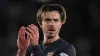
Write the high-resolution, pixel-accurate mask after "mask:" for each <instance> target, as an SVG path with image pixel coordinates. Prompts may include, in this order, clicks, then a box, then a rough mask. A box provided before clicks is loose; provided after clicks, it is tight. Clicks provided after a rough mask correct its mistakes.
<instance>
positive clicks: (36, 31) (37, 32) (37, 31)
mask: <svg viewBox="0 0 100 56" xmlns="http://www.w3.org/2000/svg"><path fill="white" fill-rule="evenodd" d="M31 26H33V27H34V28H35V29H36V30H35V33H36V34H37V35H38V34H39V30H38V27H37V26H35V25H34V24H31Z"/></svg>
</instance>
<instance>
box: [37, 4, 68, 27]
mask: <svg viewBox="0 0 100 56" xmlns="http://www.w3.org/2000/svg"><path fill="white" fill-rule="evenodd" d="M50 11H58V12H59V14H60V17H61V22H62V24H64V23H65V21H66V10H65V8H64V7H63V6H61V5H59V4H46V5H43V6H42V7H41V8H40V9H39V10H38V12H37V21H38V23H39V24H40V25H41V24H42V19H43V18H42V14H43V13H45V12H50Z"/></svg>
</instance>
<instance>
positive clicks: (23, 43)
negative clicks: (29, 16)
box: [17, 26, 30, 51]
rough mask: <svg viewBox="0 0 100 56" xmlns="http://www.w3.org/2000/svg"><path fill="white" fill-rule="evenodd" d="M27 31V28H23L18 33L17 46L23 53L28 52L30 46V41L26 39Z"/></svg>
mask: <svg viewBox="0 0 100 56" xmlns="http://www.w3.org/2000/svg"><path fill="white" fill-rule="evenodd" d="M25 31H26V28H25V27H24V26H22V27H21V28H20V30H19V33H18V39H17V46H18V49H20V50H21V51H24V50H26V49H27V48H28V46H29V44H30V39H29V38H28V37H27V39H25Z"/></svg>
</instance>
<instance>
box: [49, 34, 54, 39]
mask: <svg viewBox="0 0 100 56" xmlns="http://www.w3.org/2000/svg"><path fill="white" fill-rule="evenodd" d="M54 37H55V36H53V35H49V36H48V37H47V38H48V39H50V38H54Z"/></svg>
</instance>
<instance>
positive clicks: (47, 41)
mask: <svg viewBox="0 0 100 56" xmlns="http://www.w3.org/2000/svg"><path fill="white" fill-rule="evenodd" d="M59 38H60V37H59V36H58V35H57V36H55V37H53V38H50V39H47V37H45V36H44V40H43V42H44V44H48V43H52V42H55V41H56V40H58V39H59Z"/></svg>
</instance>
